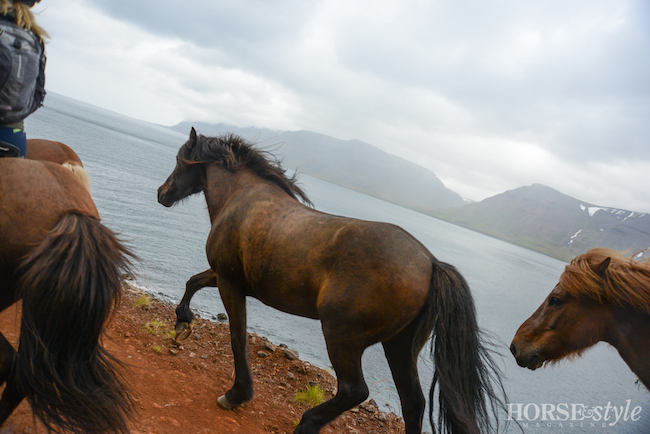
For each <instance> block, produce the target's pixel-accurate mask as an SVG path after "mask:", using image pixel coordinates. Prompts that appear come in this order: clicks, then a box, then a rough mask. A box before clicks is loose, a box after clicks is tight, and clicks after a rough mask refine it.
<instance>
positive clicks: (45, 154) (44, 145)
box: [25, 139, 90, 191]
mask: <svg viewBox="0 0 650 434" xmlns="http://www.w3.org/2000/svg"><path fill="white" fill-rule="evenodd" d="M25 158H28V159H30V160H41V161H52V162H53V163H58V164H61V165H62V166H64V167H65V168H66V169H70V170H71V171H72V173H74V174H75V175H77V178H79V180H80V181H81V183H82V184H83V185H84V187H86V189H87V190H88V191H90V178H89V177H88V173H87V172H86V170H85V169H84V165H83V163H82V162H81V159H80V158H79V156H78V155H77V153H76V152H75V151H73V150H72V149H71V148H70V147H69V146H68V145H66V144H65V143H61V142H55V141H53V140H46V139H29V140H27V154H26V155H25Z"/></svg>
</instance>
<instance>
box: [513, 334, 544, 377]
mask: <svg viewBox="0 0 650 434" xmlns="http://www.w3.org/2000/svg"><path fill="white" fill-rule="evenodd" d="M510 352H511V353H512V355H513V356H515V360H516V361H517V364H518V365H519V366H521V367H522V368H528V369H530V370H533V371H534V370H535V369H537V368H539V367H540V366H542V365H543V364H544V358H543V357H542V356H541V355H540V353H539V351H537V350H536V349H535V348H526V347H525V346H524V347H522V346H517V344H516V343H515V342H514V341H513V342H512V344H511V345H510Z"/></svg>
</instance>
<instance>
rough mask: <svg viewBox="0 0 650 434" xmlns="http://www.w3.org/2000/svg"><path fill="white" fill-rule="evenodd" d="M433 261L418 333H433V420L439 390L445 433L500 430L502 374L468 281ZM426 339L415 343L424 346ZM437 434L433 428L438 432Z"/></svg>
mask: <svg viewBox="0 0 650 434" xmlns="http://www.w3.org/2000/svg"><path fill="white" fill-rule="evenodd" d="M432 263H433V276H432V278H431V287H430V288H429V295H428V300H427V307H426V310H425V311H423V313H422V315H423V318H422V322H421V328H420V332H419V334H421V335H422V334H426V336H428V334H429V333H430V331H431V330H432V329H433V335H432V337H431V339H432V345H431V358H432V359H433V362H434V364H435V371H434V375H433V382H432V384H431V390H430V392H429V398H430V399H429V420H430V421H431V426H432V427H435V426H436V423H435V421H434V416H433V399H434V391H435V389H436V385H438V386H439V398H438V401H439V414H438V423H437V426H438V429H439V430H440V432H442V433H454V434H457V433H463V434H466V433H467V434H469V433H471V434H483V433H489V432H496V431H498V417H497V416H498V413H499V411H500V410H501V409H504V408H505V402H506V394H505V390H504V388H503V384H502V383H501V379H500V375H501V372H500V370H499V368H498V366H496V364H495V362H494V360H493V359H492V357H491V353H492V350H490V349H489V348H488V346H489V345H490V344H489V343H487V342H486V341H485V340H484V339H483V338H482V337H481V331H480V329H479V327H478V323H477V320H476V308H475V307H474V300H473V298H472V294H471V292H470V289H469V286H468V285H467V282H466V281H465V278H464V277H463V276H462V275H461V274H460V273H459V272H458V271H457V270H456V269H455V268H454V267H453V266H451V265H449V264H445V263H443V262H437V261H436V260H435V259H434V260H432ZM424 340H425V339H422V337H418V338H416V342H417V341H420V342H423V341H424ZM434 431H435V429H434Z"/></svg>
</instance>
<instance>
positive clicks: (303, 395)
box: [294, 384, 325, 407]
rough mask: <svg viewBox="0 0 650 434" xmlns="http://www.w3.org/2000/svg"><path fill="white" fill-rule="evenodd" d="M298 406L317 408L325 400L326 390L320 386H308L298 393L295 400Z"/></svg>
mask: <svg viewBox="0 0 650 434" xmlns="http://www.w3.org/2000/svg"><path fill="white" fill-rule="evenodd" d="M294 400H295V402H296V404H306V405H310V406H312V407H313V406H316V405H318V404H320V403H321V402H323V401H324V400H325V389H323V388H322V387H321V386H320V384H316V385H315V386H307V387H306V388H305V389H303V390H301V391H300V392H298V393H296V397H295V398H294Z"/></svg>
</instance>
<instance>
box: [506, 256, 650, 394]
mask: <svg viewBox="0 0 650 434" xmlns="http://www.w3.org/2000/svg"><path fill="white" fill-rule="evenodd" d="M599 341H605V342H607V343H609V344H611V345H613V346H614V347H616V349H617V350H618V352H619V354H620V355H621V357H622V358H623V360H625V362H626V363H627V364H628V366H629V367H630V369H632V371H633V372H634V373H635V374H636V375H637V376H638V377H639V379H640V380H641V382H642V383H643V384H644V385H645V387H646V388H648V389H650V262H648V261H636V260H634V259H629V258H625V257H623V256H622V255H621V254H620V253H617V252H614V251H611V250H607V249H601V248H598V249H592V250H590V251H588V252H587V253H585V254H582V255H580V256H578V257H576V258H575V259H573V261H571V263H570V264H569V265H567V267H566V269H565V270H564V273H562V276H560V281H559V283H558V284H557V286H556V287H555V288H554V289H553V291H551V293H550V294H549V296H548V297H547V298H546V300H545V301H544V303H542V305H541V306H540V307H539V308H538V309H537V311H535V313H533V315H532V316H531V317H530V318H528V319H527V320H526V322H524V323H523V324H522V325H521V327H519V330H517V334H516V335H515V338H514V339H513V341H512V345H511V346H510V350H511V351H512V354H513V355H514V356H515V358H516V359H517V363H518V364H519V365H520V366H522V367H525V368H529V369H533V370H534V369H537V368H539V367H540V366H542V365H543V364H545V363H547V362H555V361H557V360H560V359H562V358H564V357H567V356H571V355H576V354H580V353H581V352H582V351H584V350H585V349H586V348H588V347H590V346H592V345H594V344H596V343H597V342H599Z"/></svg>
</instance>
